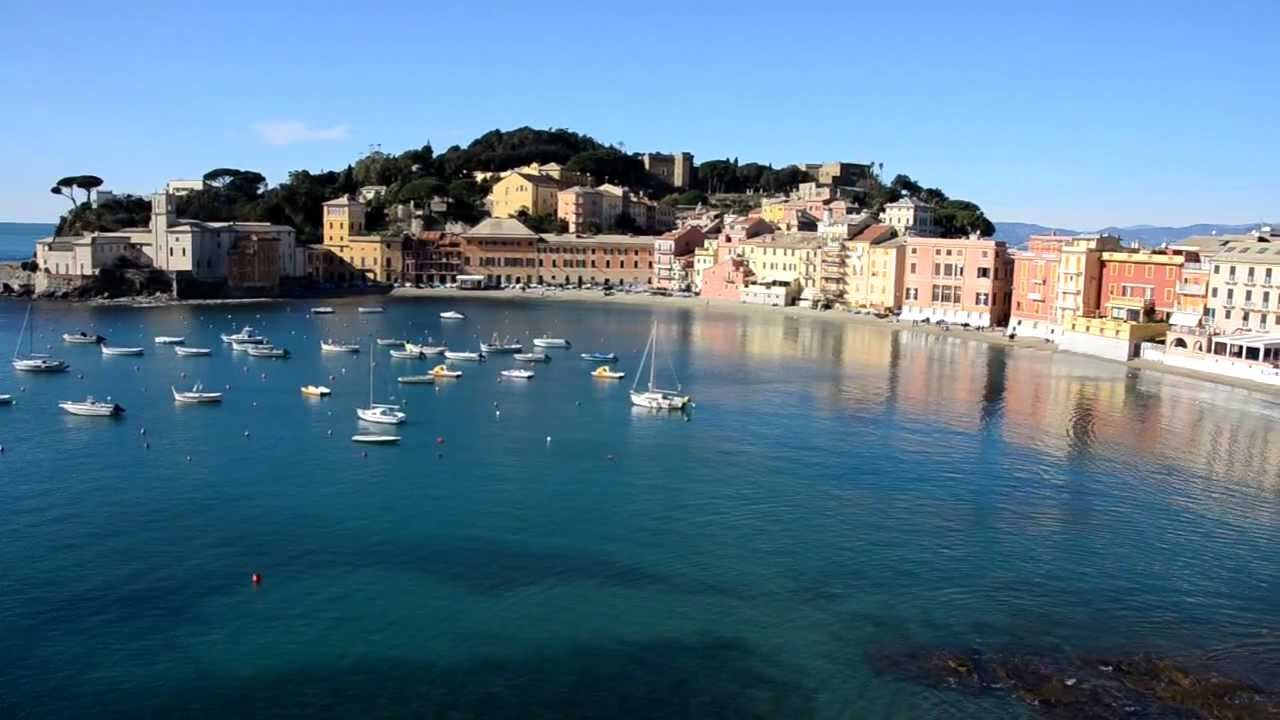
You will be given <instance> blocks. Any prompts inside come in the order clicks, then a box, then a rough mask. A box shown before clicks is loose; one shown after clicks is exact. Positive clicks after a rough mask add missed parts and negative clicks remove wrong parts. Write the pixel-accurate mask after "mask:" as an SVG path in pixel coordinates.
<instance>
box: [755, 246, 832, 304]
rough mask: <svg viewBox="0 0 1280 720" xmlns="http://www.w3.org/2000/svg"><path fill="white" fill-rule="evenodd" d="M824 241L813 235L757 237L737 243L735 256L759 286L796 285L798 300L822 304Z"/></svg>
mask: <svg viewBox="0 0 1280 720" xmlns="http://www.w3.org/2000/svg"><path fill="white" fill-rule="evenodd" d="M825 246H826V241H825V240H824V239H823V238H821V237H819V236H818V234H817V233H816V232H809V233H775V234H768V235H757V236H754V237H750V238H747V239H745V240H743V241H742V242H741V243H740V244H738V247H737V252H738V254H739V255H740V256H741V257H742V258H743V259H744V260H746V261H747V263H748V264H749V265H750V266H751V270H752V272H754V273H755V274H756V277H757V278H759V283H760V284H761V285H768V286H770V287H774V286H793V285H794V286H795V287H796V288H798V290H797V292H798V293H799V295H800V299H801V300H804V301H806V302H814V303H816V302H820V301H821V282H820V279H821V268H822V255H823V249H824V248H825Z"/></svg>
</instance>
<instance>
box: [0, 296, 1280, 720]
mask: <svg viewBox="0 0 1280 720" xmlns="http://www.w3.org/2000/svg"><path fill="white" fill-rule="evenodd" d="M355 304H356V303H354V302H353V303H351V304H341V303H339V304H337V307H338V313H337V314H336V315H333V316H329V317H317V318H308V317H306V313H305V311H306V304H263V305H254V306H237V307H233V308H227V307H180V308H163V309H149V310H134V309H105V308H103V309H91V308H86V307H80V306H70V305H60V304H40V305H37V309H36V318H37V323H38V324H37V328H38V331H37V332H38V342H37V344H41V345H43V344H50V343H52V345H53V348H54V350H55V351H56V352H57V354H58V355H59V356H61V357H64V358H66V359H68V360H70V362H71V363H72V371H71V372H70V373H66V374H63V375H60V376H22V377H14V375H13V373H12V372H11V370H10V369H9V367H8V365H7V363H6V364H5V367H4V368H3V369H0V392H13V393H14V394H15V395H16V396H17V398H18V403H17V404H16V405H14V406H12V407H0V444H3V446H4V450H5V452H4V453H3V454H0V478H2V479H0V519H2V522H0V588H3V590H4V592H3V593H0V658H4V661H3V662H0V716H5V717H22V718H73V717H85V716H93V717H120V718H136V717H170V716H184V717H232V716H235V717H247V716H262V717H295V716H296V717H363V716H383V717H462V718H469V717H548V718H550V717H601V718H604V717H700V718H701V717H744V716H756V717H780V718H803V717H823V718H832V717H882V718H916V717H939V718H941V717H964V716H968V717H975V716H982V717H1011V718H1012V717H1026V716H1027V712H1028V711H1027V709H1026V708H1025V707H1023V706H1020V705H1018V704H1016V703H1014V702H1012V701H1010V700H1007V699H1003V698H999V697H973V696H969V695H964V694H956V693H948V692H940V691H937V690H932V689H929V688H926V687H923V686H919V685H915V684H912V683H910V682H906V681H904V680H902V679H899V678H895V677H889V676H886V675H882V674H879V673H877V672H876V671H875V670H874V666H875V662H874V659H875V657H876V656H877V655H878V654H880V653H894V652H899V651H903V650H909V649H915V648H920V647H925V648H929V647H942V648H965V649H967V648H989V649H1009V648H1013V649H1020V650H1026V651H1036V652H1049V653H1087V652H1108V653H1112V652H1114V653H1129V652H1152V653H1159V654H1169V655H1174V656H1179V657H1183V656H1187V657H1201V658H1209V659H1211V660H1212V661H1214V662H1215V663H1217V664H1218V665H1219V666H1222V667H1224V668H1228V669H1235V670H1241V671H1247V672H1249V673H1252V674H1253V675H1254V676H1263V677H1266V678H1271V679H1274V678H1275V677H1276V676H1277V675H1280V672H1278V669H1280V664H1278V663H1277V658H1280V617H1278V616H1277V613H1276V609H1277V607H1280V604H1278V601H1277V598H1278V597H1280V559H1278V558H1277V553H1276V548H1277V546H1278V541H1280V496H1278V492H1277V491H1278V490H1280V463H1277V460H1280V457H1277V456H1278V455H1280V435H1278V434H1277V431H1276V421H1277V418H1278V417H1280V406H1277V403H1276V402H1275V400H1274V399H1273V398H1271V397H1269V396H1260V395H1255V394H1251V393H1248V392H1244V391H1240V390H1233V389H1230V388H1227V387H1223V386H1217V385H1213V384H1208V383H1203V382H1200V381H1195V380H1188V379H1183V378H1178V377H1173V376H1164V375H1160V374H1156V373H1149V372H1142V373H1135V374H1134V376H1130V373H1129V371H1128V370H1127V369H1126V368H1125V367H1124V366H1121V365H1116V364H1111V363H1106V362H1101V361H1092V360H1089V359H1084V358H1078V357H1071V356H1068V355H1065V354H1048V353H1040V352H1035V351H1028V350H1022V351H1013V352H1010V351H1006V350H1003V349H1000V348H996V347H991V346H988V345H985V344H982V343H978V342H974V341H970V340H965V339H964V335H963V334H962V333H955V334H954V335H950V336H932V335H925V334H923V333H913V332H912V331H910V330H909V329H908V330H904V331H901V332H896V333H895V332H893V331H891V330H890V329H889V328H887V327H881V326H858V325H842V324H838V323H830V322H824V321H822V320H820V319H814V318H794V317H787V316H786V315H785V314H784V313H778V314H776V315H751V316H741V315H738V314H735V313H733V312H726V311H724V310H716V309H714V308H708V309H702V310H694V309H692V308H690V307H688V306H675V305H673V306H672V307H669V308H660V309H657V310H651V309H648V308H642V307H630V306H620V307H619V306H605V305H590V304H577V303H541V304H540V303H536V302H528V303H507V302H498V301H489V300H484V299H467V300H460V301H456V302H453V301H443V300H431V301H425V300H424V301H405V302H397V301H393V300H388V301H387V307H388V312H387V313H386V314H384V315H377V316H358V315H357V314H356V313H355V310H354V305H355ZM451 307H456V308H458V309H461V310H463V311H464V312H466V313H467V315H468V319H467V320H466V321H464V322H461V323H455V324H445V325H443V326H442V322H441V321H440V320H438V319H437V313H439V312H440V311H442V310H445V309H449V308H451ZM24 310H25V306H24V305H22V304H17V303H0V346H3V347H5V348H10V347H12V346H13V342H14V336H15V335H16V333H17V332H18V329H19V327H20V325H21V322H22V314H23V312H24ZM654 316H656V317H658V318H659V319H660V320H661V321H662V331H661V333H662V334H661V343H662V345H663V346H664V347H665V348H669V349H671V350H672V351H673V352H672V353H671V355H670V358H671V366H672V367H671V368H668V367H665V363H664V364H663V367H662V369H663V370H664V371H666V372H668V373H669V372H670V370H671V369H672V368H673V369H674V370H675V371H676V373H677V374H678V375H679V377H680V379H681V381H683V383H684V385H685V387H686V389H688V390H690V391H691V392H692V393H693V394H694V396H695V399H696V401H697V405H698V406H697V408H696V410H695V411H694V412H693V413H692V415H691V416H690V417H689V419H688V421H686V420H684V419H683V418H682V416H680V415H653V414H650V413H648V412H641V411H637V410H633V409H632V408H631V407H630V405H629V404H628V402H627V399H626V390H627V387H628V386H629V385H630V377H628V380H627V381H624V382H621V383H619V382H613V383H607V382H604V381H597V380H593V379H591V378H588V377H587V372H588V371H589V370H590V369H591V367H592V366H591V365H589V364H588V363H585V362H583V361H581V360H578V359H577V355H576V354H577V353H578V352H587V351H591V350H606V351H615V352H617V353H619V354H620V355H621V356H622V357H621V361H620V362H619V363H618V367H619V368H620V369H623V370H627V371H634V370H635V366H636V363H637V362H638V355H639V350H640V348H641V347H642V346H643V343H644V341H645V338H646V336H647V333H648V329H649V325H650V322H651V321H652V319H653V317H654ZM246 323H248V324H251V325H254V326H255V327H257V328H259V329H260V330H261V331H262V332H263V333H265V334H267V335H269V336H271V337H272V338H273V339H274V340H276V342H277V343H278V344H283V345H286V346H288V347H289V348H290V349H291V350H292V351H293V352H294V358H293V359H291V360H288V361H278V360H255V359H252V358H248V357H245V356H243V355H241V354H239V353H236V354H232V353H231V352H229V349H228V348H226V347H225V346H223V345H222V344H221V343H220V342H218V340H217V333H219V332H223V331H227V330H230V329H234V328H237V327H238V326H240V325H242V324H246ZM73 329H86V330H89V329H92V330H94V331H96V332H100V333H102V334H104V335H107V336H109V337H110V338H111V341H112V343H113V344H118V345H131V344H138V345H146V346H147V355H145V356H144V357H140V358H135V357H115V358H109V357H103V356H101V355H100V354H99V353H98V351H97V349H96V348H93V347H74V346H63V345H62V344H61V343H60V342H54V337H55V335H56V334H60V333H62V332H64V331H67V330H73ZM493 332H498V333H500V334H512V335H519V336H521V337H526V338H527V337H529V335H530V334H533V335H541V334H542V333H544V332H545V333H550V334H552V335H564V336H566V337H569V338H571V339H572V340H573V342H574V347H573V348H572V350H571V351H559V350H551V351H549V352H551V353H552V354H553V355H554V356H555V359H554V360H553V361H552V362H551V363H550V364H548V365H546V366H535V370H536V372H537V377H536V378H534V379H533V380H532V381H529V382H524V383H521V382H517V381H508V382H504V383H498V382H497V381H496V380H497V377H498V376H497V373H498V370H500V369H502V368H505V367H508V366H510V365H511V364H512V363H511V361H510V360H509V359H496V360H493V361H491V362H489V363H486V364H483V365H472V364H463V365H461V367H462V369H463V370H464V372H465V373H466V374H465V375H464V377H463V378H461V379H460V380H458V381H456V382H453V383H441V384H440V385H438V386H435V387H433V386H430V385H426V386H411V387H409V386H406V387H401V386H397V385H396V384H395V383H394V382H393V381H392V376H393V375H398V374H406V373H409V372H413V371H424V370H425V369H426V368H427V367H428V364H427V363H415V362H411V361H392V360H389V359H388V358H386V357H385V353H384V351H379V352H378V357H379V360H380V366H379V367H378V368H377V373H378V379H377V381H376V383H375V389H376V391H377V393H378V395H379V399H386V398H387V397H389V396H392V395H394V396H396V397H398V398H400V399H403V400H405V401H407V406H406V410H407V412H408V413H409V418H410V421H409V423H408V424H406V425H404V426H402V428H401V434H402V435H403V436H404V442H403V444H402V445H400V446H399V447H370V448H364V447H361V446H357V445H355V444H353V443H351V442H350V441H349V436H350V435H351V434H352V433H353V432H355V431H356V430H357V427H358V426H357V422H356V420H355V418H354V415H353V408H354V407H355V406H356V405H358V404H360V403H362V402H364V401H365V400H366V399H367V393H368V387H367V378H368V366H367V364H366V362H367V356H366V355H364V354H361V355H359V356H353V357H346V356H332V355H329V356H322V355H321V354H320V352H319V348H318V341H319V339H320V338H321V337H325V336H338V337H348V338H357V337H359V338H366V339H367V337H368V336H369V335H374V336H392V335H396V336H412V337H422V336H423V335H425V334H430V335H432V336H435V337H437V338H439V337H442V336H443V337H444V338H445V339H447V340H448V341H449V342H450V344H451V345H453V346H455V347H458V346H468V345H469V346H471V347H473V348H474V347H475V346H476V345H477V343H478V339H477V337H476V336H477V335H478V336H480V337H486V338H487V337H488V336H489V335H490V334H492V333H493ZM160 334H184V335H187V336H188V338H189V340H190V341H191V342H192V344H200V345H208V346H212V347H214V348H215V355H214V356H213V357H211V358H203V359H202V358H185V359H179V358H177V357H175V356H174V355H173V354H172V352H171V351H169V350H168V349H166V348H160V347H155V346H153V345H152V344H151V338H152V337H153V336H155V335H160ZM183 373H185V376H183ZM81 374H83V378H81V377H80V376H81ZM330 376H332V377H333V379H332V380H329V377H330ZM196 380H201V381H203V382H204V383H205V385H206V386H210V387H225V386H228V385H229V386H230V388H229V389H228V390H227V397H226V401H225V402H224V403H223V404H222V405H221V406H213V407H175V406H174V404H173V402H172V400H171V398H170V396H169V387H170V385H173V384H178V385H182V384H187V385H189V384H191V383H193V382H194V381H196ZM312 382H323V383H325V384H328V385H330V386H331V387H333V388H334V395H333V397H331V398H329V399H327V400H324V401H314V400H307V399H305V398H303V397H302V396H300V394H299V393H298V387H299V386H300V385H302V384H305V383H312ZM88 393H93V394H96V395H98V396H100V397H101V396H106V395H110V396H112V397H113V399H115V400H116V401H118V402H120V403H121V404H122V405H124V406H125V407H127V408H128V413H127V415H126V416H125V417H124V418H122V419H119V420H116V421H112V420H101V419H90V418H75V417H71V416H67V415H64V414H61V413H60V411H59V410H58V409H57V408H56V406H55V403H56V401H58V400H60V399H69V398H79V397H82V396H84V395H85V394H88ZM495 403H496V404H497V405H496V406H495ZM144 430H145V434H143V431H144ZM330 431H332V435H330V434H329V432H330ZM246 432H247V433H248V436H247V437H246V435H245V433H246ZM548 436H549V437H550V441H548ZM437 437H439V438H442V439H443V444H437V443H436V438H437ZM366 452H367V456H366V454H365V453H366ZM187 456H190V461H187V459H186V458H187ZM253 571H260V572H262V573H263V575H264V582H263V584H262V585H261V587H259V588H256V589H255V588H254V587H253V586H252V585H251V583H250V582H249V574H250V573H251V572H253Z"/></svg>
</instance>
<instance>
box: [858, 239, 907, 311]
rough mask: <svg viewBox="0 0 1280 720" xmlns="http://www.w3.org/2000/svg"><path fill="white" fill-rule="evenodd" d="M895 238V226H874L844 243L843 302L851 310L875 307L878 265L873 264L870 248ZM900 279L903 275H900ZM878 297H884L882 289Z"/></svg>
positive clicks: (879, 278)
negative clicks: (873, 290)
mask: <svg viewBox="0 0 1280 720" xmlns="http://www.w3.org/2000/svg"><path fill="white" fill-rule="evenodd" d="M893 237H894V230H893V228H892V227H890V226H888V225H872V226H871V227H868V228H865V229H864V230H862V231H861V232H859V233H858V234H857V235H854V236H853V237H852V238H849V239H848V240H845V241H844V247H845V264H844V276H845V277H844V301H845V304H846V305H848V306H849V307H851V308H870V307H873V306H872V303H871V281H872V277H873V272H874V271H875V266H874V265H873V264H872V262H871V248H872V247H874V246H875V245H877V244H879V243H883V242H886V241H888V240H889V239H891V238H893ZM882 255H883V254H882ZM885 259H886V258H885V257H881V258H880V260H881V261H882V262H883V261H884V260H885ZM895 267H896V264H895ZM899 276H901V273H899ZM875 278H876V279H877V280H880V281H883V277H881V276H879V275H876V276H875ZM877 296H878V297H883V296H884V289H883V288H880V292H878V293H877Z"/></svg>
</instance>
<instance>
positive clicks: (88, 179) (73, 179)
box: [49, 175, 102, 210]
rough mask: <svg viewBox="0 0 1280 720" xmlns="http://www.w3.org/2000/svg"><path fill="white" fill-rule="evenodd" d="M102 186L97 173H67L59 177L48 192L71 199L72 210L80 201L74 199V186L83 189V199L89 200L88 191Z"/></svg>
mask: <svg viewBox="0 0 1280 720" xmlns="http://www.w3.org/2000/svg"><path fill="white" fill-rule="evenodd" d="M101 186H102V178H100V177H98V176H97V175H68V176H67V177H64V178H60V179H59V180H58V182H56V183H54V184H53V187H51V188H49V192H51V193H53V194H54V195H62V196H63V197H65V198H67V199H68V200H70V201H71V208H72V209H73V210H74V209H75V208H77V207H79V205H80V202H81V201H79V200H76V188H79V189H81V190H84V201H83V202H88V201H89V193H90V192H92V191H93V190H94V189H95V188H99V187H101Z"/></svg>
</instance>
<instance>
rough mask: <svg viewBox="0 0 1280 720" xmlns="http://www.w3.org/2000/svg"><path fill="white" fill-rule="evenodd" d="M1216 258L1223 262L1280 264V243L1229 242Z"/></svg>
mask: <svg viewBox="0 0 1280 720" xmlns="http://www.w3.org/2000/svg"><path fill="white" fill-rule="evenodd" d="M1215 257H1216V259H1218V260H1221V261H1223V262H1256V263H1267V264H1273V263H1280V243H1273V242H1268V241H1266V240H1257V239H1250V240H1239V241H1235V242H1229V243H1227V244H1226V246H1224V247H1223V248H1222V250H1221V251H1219V252H1218V254H1217V255H1216V256H1215Z"/></svg>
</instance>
